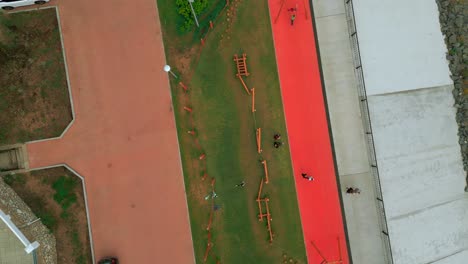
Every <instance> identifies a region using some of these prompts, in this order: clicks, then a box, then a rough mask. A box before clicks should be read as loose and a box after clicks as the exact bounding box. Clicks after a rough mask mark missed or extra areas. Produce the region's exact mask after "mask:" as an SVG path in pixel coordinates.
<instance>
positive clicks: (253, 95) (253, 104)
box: [250, 88, 256, 113]
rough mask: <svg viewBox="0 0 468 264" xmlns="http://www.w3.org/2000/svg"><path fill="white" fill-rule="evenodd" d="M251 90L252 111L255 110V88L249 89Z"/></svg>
mask: <svg viewBox="0 0 468 264" xmlns="http://www.w3.org/2000/svg"><path fill="white" fill-rule="evenodd" d="M250 91H252V113H253V112H255V111H256V110H255V88H252V89H250Z"/></svg>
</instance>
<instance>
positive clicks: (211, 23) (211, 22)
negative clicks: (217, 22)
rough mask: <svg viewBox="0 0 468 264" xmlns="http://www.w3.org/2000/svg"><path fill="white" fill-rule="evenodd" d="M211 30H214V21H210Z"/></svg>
mask: <svg viewBox="0 0 468 264" xmlns="http://www.w3.org/2000/svg"><path fill="white" fill-rule="evenodd" d="M210 28H211V29H213V21H211V20H210Z"/></svg>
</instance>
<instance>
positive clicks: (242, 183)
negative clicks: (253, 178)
mask: <svg viewBox="0 0 468 264" xmlns="http://www.w3.org/2000/svg"><path fill="white" fill-rule="evenodd" d="M244 186H245V181H242V182H241V183H239V184H236V187H244Z"/></svg>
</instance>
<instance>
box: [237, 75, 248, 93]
mask: <svg viewBox="0 0 468 264" xmlns="http://www.w3.org/2000/svg"><path fill="white" fill-rule="evenodd" d="M237 77H239V80H240V81H241V83H242V86H243V87H244V90H245V91H246V92H247V94H248V95H250V91H249V88H247V85H246V84H245V82H244V80H243V79H242V76H240V75H237Z"/></svg>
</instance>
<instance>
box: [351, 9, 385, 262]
mask: <svg viewBox="0 0 468 264" xmlns="http://www.w3.org/2000/svg"><path fill="white" fill-rule="evenodd" d="M345 11H346V20H347V22H348V32H349V38H350V42H351V49H352V53H353V61H354V73H355V75H356V81H357V88H358V95H359V101H360V104H359V105H360V108H361V115H362V123H363V126H364V131H365V133H366V141H367V142H366V143H367V144H366V145H367V149H368V151H367V152H368V156H369V161H370V164H371V175H372V177H373V179H374V187H375V190H376V195H377V205H378V208H377V211H378V214H379V224H380V228H381V230H382V238H383V239H382V240H383V242H384V253H385V256H384V257H385V260H386V262H387V263H390V264H393V257H392V247H391V244H390V237H389V234H388V227H387V218H386V216H385V206H384V201H383V197H382V188H381V186H380V177H379V167H378V163H377V158H376V156H375V147H374V136H373V134H372V124H371V120H370V116H369V106H368V105H367V93H366V85H365V82H364V74H363V72H362V65H361V55H360V51H359V39H358V35H357V30H356V22H355V20H354V9H353V1H352V0H345Z"/></svg>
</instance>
